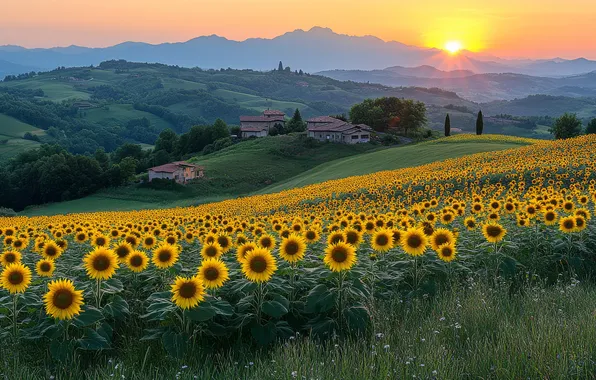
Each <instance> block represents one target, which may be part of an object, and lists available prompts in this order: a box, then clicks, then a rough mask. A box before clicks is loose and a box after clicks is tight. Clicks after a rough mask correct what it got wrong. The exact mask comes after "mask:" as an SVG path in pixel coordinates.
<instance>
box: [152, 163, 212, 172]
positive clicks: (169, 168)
mask: <svg viewBox="0 0 596 380" xmlns="http://www.w3.org/2000/svg"><path fill="white" fill-rule="evenodd" d="M181 166H191V167H195V168H198V169H203V167H202V166H198V165H194V164H191V163H188V162H186V161H175V162H170V163H169V164H164V165H159V166H155V167H153V168H149V170H151V171H154V172H159V173H174V172H175V171H177V170H179V169H180V167H181Z"/></svg>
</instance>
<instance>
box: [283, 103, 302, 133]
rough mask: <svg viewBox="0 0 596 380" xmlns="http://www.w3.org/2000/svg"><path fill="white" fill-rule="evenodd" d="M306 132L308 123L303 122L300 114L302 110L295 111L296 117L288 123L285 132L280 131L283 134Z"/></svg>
mask: <svg viewBox="0 0 596 380" xmlns="http://www.w3.org/2000/svg"><path fill="white" fill-rule="evenodd" d="M305 130H306V123H305V122H304V121H303V120H302V115H301V114H300V110H299V109H298V108H296V111H294V115H293V116H292V118H291V119H290V121H288V122H287V123H286V127H285V131H280V133H281V134H283V133H284V132H285V133H291V132H304V131H305Z"/></svg>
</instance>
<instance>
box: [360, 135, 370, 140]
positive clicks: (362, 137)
mask: <svg viewBox="0 0 596 380" xmlns="http://www.w3.org/2000/svg"><path fill="white" fill-rule="evenodd" d="M360 138H361V139H367V138H368V135H362V136H360Z"/></svg>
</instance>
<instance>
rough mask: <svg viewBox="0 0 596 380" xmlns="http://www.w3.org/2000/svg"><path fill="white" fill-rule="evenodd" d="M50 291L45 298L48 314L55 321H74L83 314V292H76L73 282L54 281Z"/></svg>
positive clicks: (51, 283) (50, 284)
mask: <svg viewBox="0 0 596 380" xmlns="http://www.w3.org/2000/svg"><path fill="white" fill-rule="evenodd" d="M48 289H49V290H48V292H47V293H46V294H45V296H44V303H45V306H46V314H48V315H49V316H51V317H52V318H55V319H72V318H74V317H75V316H77V315H79V314H80V313H81V306H82V305H83V291H82V290H76V289H75V287H74V284H73V283H72V281H70V280H56V281H52V282H50V283H49V284H48Z"/></svg>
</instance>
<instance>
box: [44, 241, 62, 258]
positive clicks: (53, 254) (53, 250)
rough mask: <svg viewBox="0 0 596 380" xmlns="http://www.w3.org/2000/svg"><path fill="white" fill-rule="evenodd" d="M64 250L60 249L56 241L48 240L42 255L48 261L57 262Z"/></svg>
mask: <svg viewBox="0 0 596 380" xmlns="http://www.w3.org/2000/svg"><path fill="white" fill-rule="evenodd" d="M62 252H63V251H62V248H60V247H59V246H58V244H56V242H55V241H53V240H48V241H46V243H45V244H44V246H43V248H42V250H41V255H42V256H43V257H44V258H45V259H48V260H56V259H57V258H58V257H60V256H61V255H62Z"/></svg>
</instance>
